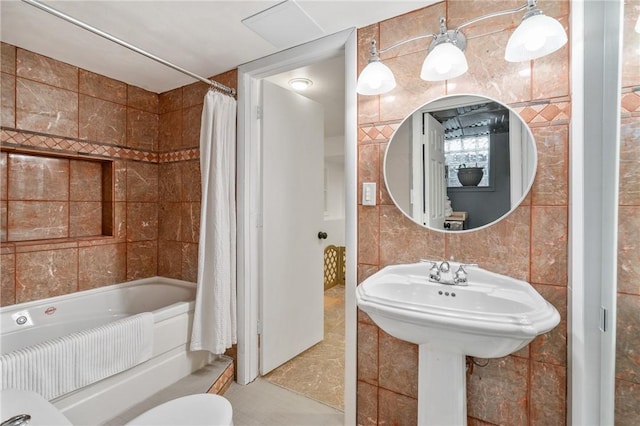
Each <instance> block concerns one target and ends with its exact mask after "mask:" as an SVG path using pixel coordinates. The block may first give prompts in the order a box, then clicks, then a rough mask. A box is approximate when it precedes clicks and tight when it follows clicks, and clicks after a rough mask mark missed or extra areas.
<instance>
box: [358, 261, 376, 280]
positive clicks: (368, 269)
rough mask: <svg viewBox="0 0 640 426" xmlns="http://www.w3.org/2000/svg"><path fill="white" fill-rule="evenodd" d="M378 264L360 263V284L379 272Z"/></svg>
mask: <svg viewBox="0 0 640 426" xmlns="http://www.w3.org/2000/svg"><path fill="white" fill-rule="evenodd" d="M378 269H379V268H378V267H377V266H376V265H365V264H358V284H360V283H361V282H362V281H364V280H366V279H367V278H369V277H370V276H371V275H373V274H375V273H376V272H378Z"/></svg>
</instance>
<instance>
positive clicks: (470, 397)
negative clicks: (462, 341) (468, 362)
mask: <svg viewBox="0 0 640 426" xmlns="http://www.w3.org/2000/svg"><path fill="white" fill-rule="evenodd" d="M528 365H529V360H526V359H522V358H517V357H505V358H497V359H492V360H491V362H490V363H489V365H488V366H486V367H484V368H474V370H473V374H471V376H469V377H468V378H467V413H468V414H469V416H471V417H475V418H477V419H481V420H483V421H486V422H491V423H496V424H501V425H510V426H517V425H528V421H529V416H528V404H527V389H528V382H529V366H528Z"/></svg>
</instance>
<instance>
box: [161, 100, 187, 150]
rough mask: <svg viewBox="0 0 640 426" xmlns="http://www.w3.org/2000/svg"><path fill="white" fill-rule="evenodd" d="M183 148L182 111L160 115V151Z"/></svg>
mask: <svg viewBox="0 0 640 426" xmlns="http://www.w3.org/2000/svg"><path fill="white" fill-rule="evenodd" d="M181 147H182V110H178V111H170V112H167V113H165V114H161V115H160V128H159V131H158V150H159V151H160V152H167V151H175V150H178V149H180V148H181Z"/></svg>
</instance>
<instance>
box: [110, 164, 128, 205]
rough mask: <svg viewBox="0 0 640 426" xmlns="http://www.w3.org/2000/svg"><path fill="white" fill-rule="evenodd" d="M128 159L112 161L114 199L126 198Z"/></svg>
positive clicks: (122, 199)
mask: <svg viewBox="0 0 640 426" xmlns="http://www.w3.org/2000/svg"><path fill="white" fill-rule="evenodd" d="M128 163H129V162H128V161H123V160H116V161H114V162H113V199H114V201H126V200H127V165H128Z"/></svg>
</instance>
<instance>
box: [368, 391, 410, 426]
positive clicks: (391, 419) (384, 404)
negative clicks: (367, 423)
mask: <svg viewBox="0 0 640 426" xmlns="http://www.w3.org/2000/svg"><path fill="white" fill-rule="evenodd" d="M417 419H418V400H417V399H415V398H411V397H408V396H405V395H400V394H398V393H395V392H391V391H389V390H387V389H384V388H378V424H379V425H415V424H417Z"/></svg>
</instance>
